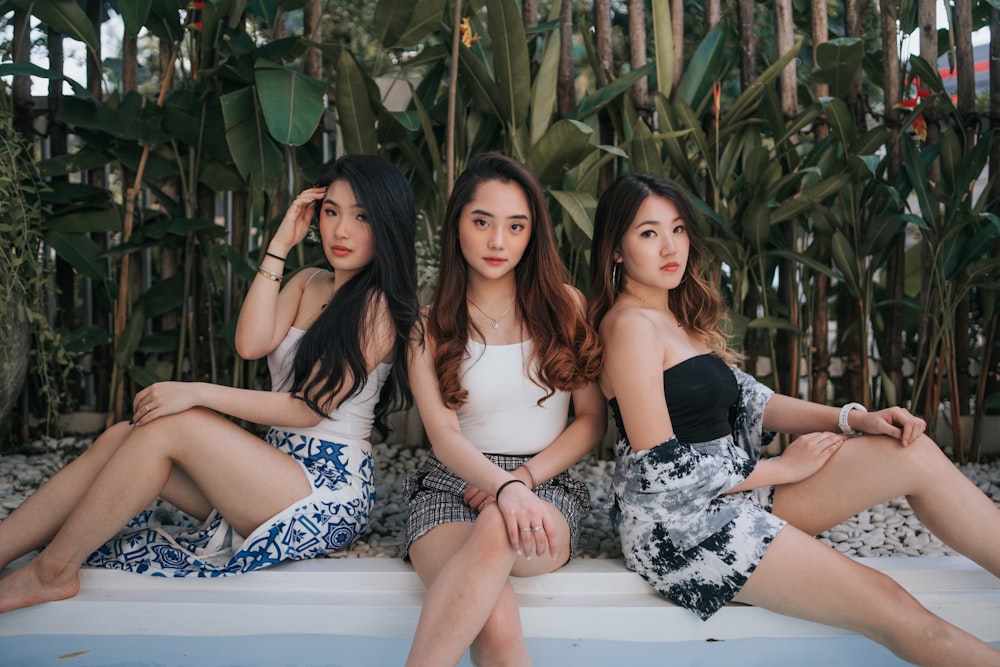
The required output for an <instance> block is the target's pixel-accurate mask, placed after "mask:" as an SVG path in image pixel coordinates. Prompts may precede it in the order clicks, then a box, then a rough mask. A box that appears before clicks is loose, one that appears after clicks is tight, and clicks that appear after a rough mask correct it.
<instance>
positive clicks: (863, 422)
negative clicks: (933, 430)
mask: <svg viewBox="0 0 1000 667" xmlns="http://www.w3.org/2000/svg"><path fill="white" fill-rule="evenodd" d="M850 419H851V421H852V422H853V428H854V429H855V430H858V431H861V432H862V433H867V434H869V435H888V436H890V437H893V438H896V439H897V440H899V442H900V444H901V445H903V447H907V446H909V445H912V444H913V443H914V442H916V440H917V438H919V437H920V436H921V435H923V433H924V431H925V430H927V422H925V421H924V420H923V419H921V418H920V417H917V416H915V415H913V414H910V411H909V410H907V409H906V408H901V407H898V406H897V407H892V408H885V409H884V410H878V411H876V412H861V411H859V410H854V411H852V412H851V414H850Z"/></svg>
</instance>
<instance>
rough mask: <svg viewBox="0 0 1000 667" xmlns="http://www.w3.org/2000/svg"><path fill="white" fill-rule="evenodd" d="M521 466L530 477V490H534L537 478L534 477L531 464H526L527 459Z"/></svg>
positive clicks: (536, 486) (536, 485)
mask: <svg viewBox="0 0 1000 667" xmlns="http://www.w3.org/2000/svg"><path fill="white" fill-rule="evenodd" d="M521 467H522V468H524V469H525V470H527V471H528V477H530V478H531V490H532V491H534V490H535V489H537V488H538V480H536V479H535V471H534V470H532V469H531V466H529V465H528V462H527V461H525V462H524V463H522V464H521Z"/></svg>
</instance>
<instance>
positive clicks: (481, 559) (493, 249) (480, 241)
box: [406, 181, 606, 667]
mask: <svg viewBox="0 0 1000 667" xmlns="http://www.w3.org/2000/svg"><path fill="white" fill-rule="evenodd" d="M529 211H530V209H529V207H528V203H527V199H526V198H525V196H524V193H523V191H521V189H520V187H519V186H517V185H515V184H505V183H501V182H499V181H486V182H485V183H482V184H480V186H479V187H478V188H477V190H476V195H475V196H474V197H473V199H472V201H471V202H470V203H469V204H468V205H466V207H465V209H463V212H462V219H461V222H460V227H459V234H460V239H461V245H462V252H463V255H464V256H465V259H466V261H467V262H468V264H469V269H470V270H469V282H468V287H467V292H466V293H467V296H468V298H469V299H470V300H472V301H473V302H475V303H476V304H477V305H478V306H479V307H481V308H482V309H483V310H484V311H486V312H487V313H490V314H491V315H492V316H495V317H498V316H499V315H500V313H503V312H504V310H505V309H506V308H507V307H508V306H509V305H510V304H511V303H512V302H513V300H514V296H515V284H514V267H515V266H516V265H517V262H518V261H519V260H520V257H521V255H522V253H523V252H524V249H525V246H526V245H527V242H528V239H529V238H530V233H531V222H532V221H531V219H530V213H529ZM567 290H570V291H571V293H572V294H573V296H574V298H575V299H576V301H577V302H578V303H579V305H580V308H581V312H582V310H583V307H584V304H583V297H582V295H581V294H580V293H579V292H578V291H576V290H574V289H572V288H570V287H568V286H567ZM516 311H517V309H516V308H511V309H510V311H509V312H508V314H507V315H506V316H504V317H503V318H502V326H501V327H500V328H498V329H494V328H492V326H491V325H492V322H493V320H492V319H490V318H487V317H486V316H485V315H483V314H482V313H481V312H479V311H478V310H477V309H476V308H474V307H470V308H469V313H470V316H471V317H472V319H473V322H475V324H476V325H477V327H478V328H479V331H480V332H482V336H480V335H478V334H476V333H475V332H470V334H471V335H473V336H474V337H476V338H477V339H479V342H481V343H485V344H486V345H509V344H514V343H520V342H521V341H522V337H523V333H522V330H521V323H520V320H519V317H520V315H519V314H518V313H517V312H516ZM411 351H412V356H411V362H410V382H411V385H412V388H413V395H414V397H415V400H416V403H417V407H418V409H419V410H420V416H421V419H422V421H423V423H424V427H425V428H426V430H427V434H428V437H429V439H430V441H431V443H432V445H433V448H434V453H435V454H436V455H437V457H438V458H439V459H441V461H442V462H443V463H444V464H445V465H447V466H448V467H449V468H451V469H452V470H453V471H454V472H455V473H456V474H457V475H458V476H459V477H461V478H462V479H464V480H466V481H468V482H469V483H470V484H471V485H472V486H471V488H470V489H469V491H468V492H467V493H466V495H465V501H466V503H467V504H469V506H471V507H481V510H480V513H479V516H478V518H477V520H476V521H475V523H446V524H442V525H439V526H437V527H435V528H433V529H431V530H430V531H428V532H427V533H426V534H425V535H423V536H421V537H420V538H418V539H417V540H416V541H414V543H413V544H412V546H411V547H410V558H411V560H412V561H413V565H414V568H415V569H416V571H417V573H418V574H419V575H420V578H421V579H422V580H423V582H424V584H425V585H426V586H427V587H428V592H427V597H426V599H425V601H424V605H423V609H422V611H421V614H420V621H419V624H418V626H417V631H416V634H415V637H414V640H413V646H412V648H411V651H410V655H409V658H408V659H407V663H406V664H407V665H410V666H411V667H412V666H415V665H434V666H439V665H448V664H456V663H457V662H458V661H459V660H460V659H461V657H462V655H463V654H464V653H465V650H466V648H467V647H470V645H471V654H472V659H473V662H474V663H475V664H476V665H479V666H481V667H485V666H487V665H528V664H530V663H531V659H530V657H529V656H528V653H527V649H526V648H525V645H524V638H523V636H522V634H521V621H520V614H519V611H518V605H517V599H516V597H515V596H514V592H513V589H512V588H511V585H510V581H509V577H510V576H511V575H513V576H517V577H528V576H534V575H538V574H543V573H546V572H551V571H553V570H555V569H557V568H559V567H561V566H562V565H563V564H564V563H565V562H566V559H567V557H568V554H569V526H568V524H567V523H566V519H565V517H564V516H563V515H562V514H561V513H560V512H559V511H558V510H557V509H556V508H555V507H554V506H553V505H552V504H550V503H548V502H546V501H544V500H541V499H540V498H539V497H538V496H536V495H535V494H534V493H532V491H531V479H530V475H529V474H528V472H527V470H525V469H524V468H518V469H516V470H514V471H512V472H508V471H505V470H502V469H501V468H499V467H497V466H496V465H494V464H493V463H492V462H491V461H490V460H489V459H487V458H486V457H485V456H483V455H482V454H481V453H480V452H479V450H478V449H476V447H475V445H474V444H473V443H472V442H470V441H469V440H468V439H467V438H465V436H463V434H462V431H461V429H460V428H459V424H458V417H457V415H456V413H455V411H454V410H452V409H450V408H448V407H446V406H445V405H444V402H443V400H442V398H441V392H440V388H439V386H438V381H437V377H436V375H435V372H434V366H433V359H434V346H433V341H428V343H427V345H426V346H424V347H420V346H419V345H415V346H414V347H413V349H412V350H411ZM572 400H573V407H574V413H575V415H576V418H575V419H574V421H573V423H572V424H571V425H569V426H568V427H567V428H566V429H565V430H564V431H563V432H562V434H561V435H560V436H559V437H558V438H557V439H556V440H555V441H553V442H552V443H551V444H550V445H548V446H547V447H546V448H545V449H543V450H542V451H541V452H539V453H538V454H536V455H535V456H533V457H532V458H531V459H530V461H529V465H530V466H531V468H532V470H533V472H534V474H535V478H536V481H537V482H538V483H539V484H540V483H542V482H544V481H546V480H548V479H551V478H552V477H554V476H556V475H557V474H559V473H561V472H563V471H564V470H566V469H567V468H569V467H570V466H571V465H572V464H573V463H576V462H577V461H578V460H580V459H581V458H582V457H583V456H585V455H586V453H587V452H588V451H590V449H591V447H592V446H593V444H594V443H595V442H596V441H597V440H599V439H600V437H601V435H602V434H603V432H604V428H605V422H606V416H605V408H604V401H603V399H602V398H601V393H600V390H599V389H598V387H597V385H596V383H592V384H589V385H587V386H585V387H583V388H581V389H579V390H576V391H574V392H573V394H572ZM510 479H519V480H521V481H522V482H524V484H510V485H508V486H507V487H505V488H504V490H503V492H502V494H501V496H500V500H499V502H497V499H496V498H494V497H493V495H492V494H491V493H489V492H487V491H483V489H489V490H495V489H498V488H499V487H500V485H501V484H503V483H504V482H506V481H508V480H510ZM532 526H541V527H542V530H531V527H532Z"/></svg>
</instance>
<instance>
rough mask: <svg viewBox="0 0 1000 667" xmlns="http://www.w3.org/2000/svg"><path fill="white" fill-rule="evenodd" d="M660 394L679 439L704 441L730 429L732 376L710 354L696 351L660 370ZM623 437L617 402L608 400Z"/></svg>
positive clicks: (733, 399)
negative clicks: (661, 393) (661, 377)
mask: <svg viewBox="0 0 1000 667" xmlns="http://www.w3.org/2000/svg"><path fill="white" fill-rule="evenodd" d="M663 395H664V396H665V397H666V400H667V410H668V411H669V412H670V422H671V424H673V427H674V435H676V436H677V439H678V440H680V441H681V442H687V443H691V442H707V441H709V440H715V439H717V438H722V437H725V436H727V435H729V434H731V433H732V432H733V426H732V418H731V413H732V410H733V408H734V407H735V404H736V401H737V400H738V399H739V395H740V388H739V385H738V384H737V382H736V376H734V375H733V371H732V370H731V369H730V368H729V367H728V366H726V364H725V363H724V362H723V361H722V360H721V359H719V358H718V357H717V356H715V355H714V354H700V355H698V356H696V357H690V358H688V359H685V360H684V361H682V362H680V363H678V364H674V365H673V366H671V367H670V368H668V369H666V370H665V371H663ZM609 405H610V406H611V411H612V413H613V414H614V416H615V423H616V424H617V425H618V433H619V434H621V435H622V436H623V437H625V439H626V440H627V439H628V434H626V433H625V426H624V424H623V423H622V416H621V411H620V410H619V408H618V401H617V400H616V399H614V398H612V399H611V400H610V401H609Z"/></svg>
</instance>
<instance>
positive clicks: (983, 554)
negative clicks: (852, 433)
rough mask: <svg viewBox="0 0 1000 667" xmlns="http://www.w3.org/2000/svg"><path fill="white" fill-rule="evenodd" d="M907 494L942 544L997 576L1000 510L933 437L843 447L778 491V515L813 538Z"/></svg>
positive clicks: (858, 440)
mask: <svg viewBox="0 0 1000 667" xmlns="http://www.w3.org/2000/svg"><path fill="white" fill-rule="evenodd" d="M899 496H906V498H907V500H908V501H909V502H910V505H911V506H912V507H913V509H914V511H915V512H916V514H917V516H918V517H919V518H920V520H921V521H922V522H923V523H924V525H926V526H927V528H928V529H930V530H931V532H933V533H934V534H935V535H937V536H938V537H939V538H940V539H941V540H942V541H944V542H945V543H946V544H948V545H949V546H950V547H952V548H953V549H955V550H956V551H958V552H959V553H961V554H963V555H965V556H967V557H969V558H970V559H972V560H974V561H975V562H977V563H979V564H980V565H982V566H983V567H984V568H986V569H987V570H989V571H990V572H992V573H993V574H994V575H997V576H1000V509H998V508H997V506H996V505H995V504H994V503H993V501H991V500H990V499H989V497H987V496H986V495H985V494H984V493H983V492H982V491H980V490H979V489H978V488H976V486H975V485H974V484H972V483H971V482H969V480H968V479H966V477H965V475H963V474H962V473H961V472H960V471H959V470H958V469H957V468H956V467H955V466H954V464H953V463H952V462H951V461H949V460H948V458H947V457H946V456H945V455H944V454H943V453H942V452H941V450H940V449H939V448H938V446H937V445H936V444H934V442H933V441H932V440H931V439H930V438H927V437H926V436H925V437H921V438H920V439H918V440H917V441H916V442H915V443H913V444H912V445H910V446H909V447H901V446H900V445H899V442H898V441H896V440H893V439H891V438H886V437H860V438H854V439H852V440H849V441H847V442H846V443H844V446H843V447H841V449H840V451H838V452H837V453H836V454H834V455H833V457H832V458H831V459H830V461H828V462H827V464H826V465H825V466H823V468H822V469H820V471H819V472H818V473H816V474H815V475H813V476H812V477H810V478H808V479H806V480H803V481H801V482H798V483H796V484H788V485H783V486H779V487H777V488H776V489H775V496H774V508H773V509H774V513H775V514H776V515H778V516H780V517H782V518H784V519H786V520H787V521H788V522H789V523H791V524H793V525H794V526H796V527H797V528H799V529H801V530H803V531H805V532H807V533H809V534H811V535H815V534H817V533H820V532H822V531H824V530H826V529H828V528H830V527H831V526H834V525H836V524H838V523H840V522H841V521H844V520H845V519H847V518H849V517H851V516H854V515H855V514H857V513H858V512H859V511H861V510H863V509H867V508H869V507H871V506H873V505H876V504H878V503H880V502H884V501H886V500H889V499H891V498H897V497H899Z"/></svg>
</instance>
